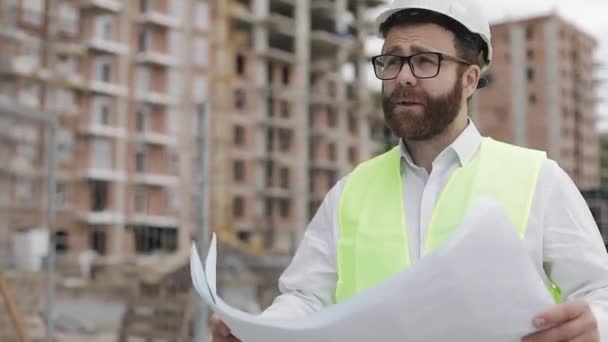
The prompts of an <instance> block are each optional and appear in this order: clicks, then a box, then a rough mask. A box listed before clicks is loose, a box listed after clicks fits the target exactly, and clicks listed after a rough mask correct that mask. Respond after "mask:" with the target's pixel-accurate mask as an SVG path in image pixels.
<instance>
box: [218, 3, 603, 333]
mask: <svg viewBox="0 0 608 342" xmlns="http://www.w3.org/2000/svg"><path fill="white" fill-rule="evenodd" d="M474 1H475V0H453V1H445V0H435V1H433V0H427V1H421V0H397V1H394V2H393V4H392V5H391V7H390V8H389V9H387V10H386V11H385V12H384V13H382V14H381V15H380V16H379V18H378V24H379V31H380V33H381V34H382V37H383V38H384V39H385V42H384V46H383V48H382V54H381V55H379V56H376V57H374V58H373V59H372V62H373V66H374V70H375V73H376V76H377V77H378V78H379V79H381V80H382V81H383V87H382V93H383V109H384V116H385V119H386V123H387V125H388V126H389V127H390V128H391V129H392V131H393V132H394V133H395V134H396V135H397V136H398V137H399V138H400V143H399V146H398V147H396V148H395V149H393V150H391V151H389V152H387V153H385V154H383V155H381V156H379V157H377V158H374V159H372V160H370V161H367V162H365V163H363V164H362V165H360V166H358V167H357V168H356V169H355V170H354V171H353V172H352V173H351V174H350V175H348V176H347V177H345V178H343V179H341V180H340V181H339V182H338V184H336V185H335V186H334V188H333V189H332V190H331V191H330V192H329V193H328V194H327V196H326V198H325V200H324V201H323V203H322V204H321V207H320V209H319V211H318V212H317V214H316V215H315V217H314V218H313V219H312V221H311V222H310V224H309V226H308V228H307V231H306V233H305V235H304V238H303V241H302V242H301V245H300V247H299V249H298V251H297V253H296V255H295V257H294V260H293V262H292V263H291V265H290V266H289V268H288V269H287V270H286V271H285V273H284V274H283V275H282V276H281V279H280V281H279V288H280V290H281V292H282V295H280V296H279V297H278V298H276V300H275V301H274V303H273V305H272V306H271V307H269V308H268V309H267V310H266V311H265V312H264V313H263V315H264V316H266V317H277V318H287V317H297V316H298V315H306V314H310V313H312V312H315V311H318V310H320V309H322V308H323V307H325V306H328V305H332V304H334V303H337V302H340V301H342V300H344V299H347V298H349V297H351V296H354V295H356V294H357V293H360V292H361V291H363V290H365V289H366V288H369V287H370V286H373V285H376V284H378V283H379V282H381V281H383V280H384V279H386V278H387V277H389V276H390V275H392V274H394V273H396V272H399V271H400V270H403V269H404V268H406V267H408V266H409V265H411V264H413V263H415V262H416V261H417V260H420V258H422V257H424V255H426V254H427V253H428V252H429V251H431V250H433V249H435V248H437V247H439V246H440V245H441V244H442V243H443V242H444V241H445V240H446V239H447V238H449V236H450V234H451V233H452V232H453V231H454V230H455V229H456V228H457V227H458V224H459V223H460V222H461V221H462V219H463V218H464V215H466V212H467V209H468V207H470V206H471V205H472V203H473V202H474V201H475V200H476V199H478V198H479V197H480V196H483V195H491V196H493V197H494V198H495V199H496V200H497V201H498V202H499V203H500V204H502V206H503V207H504V208H505V211H506V212H507V213H508V216H509V217H510V218H511V219H512V221H513V222H512V223H513V225H514V227H515V228H516V229H517V230H518V232H519V233H520V236H521V237H522V239H523V240H524V242H525V245H526V246H527V249H528V252H529V255H530V259H531V261H532V262H533V263H534V266H535V267H536V269H537V270H538V272H539V275H541V277H542V279H543V280H544V281H545V284H546V286H547V291H550V292H551V293H552V294H553V295H554V298H555V299H556V305H555V306H554V307H553V308H552V309H551V310H549V311H547V312H544V313H539V315H538V316H537V317H531V318H530V319H531V320H532V322H533V324H534V325H535V326H536V327H538V328H548V329H545V330H543V331H542V332H540V333H536V334H533V335H530V336H526V337H523V340H524V341H577V342H582V341H600V340H604V341H608V255H607V253H606V250H605V247H604V245H603V242H602V239H601V236H600V234H599V231H598V229H597V226H596V224H595V222H594V220H593V218H592V216H591V213H590V212H589V209H588V208H587V206H586V204H585V202H584V200H583V198H582V197H581V195H580V193H579V192H578V190H577V188H576V187H575V185H574V184H573V182H572V181H571V180H570V178H569V177H568V176H567V175H566V173H565V172H564V171H563V170H562V169H561V168H560V167H559V166H558V165H557V164H556V163H555V162H554V161H551V160H549V159H547V158H546V154H545V153H542V152H538V151H532V150H528V149H524V148H520V147H515V146H512V145H507V144H503V143H498V142H495V141H493V140H491V139H487V138H482V137H481V136H480V134H479V132H478V130H477V129H476V127H475V125H474V124H473V123H472V122H471V121H470V120H469V119H468V99H470V97H471V96H472V95H473V94H474V92H475V91H476V89H477V88H479V87H481V86H483V85H484V82H483V81H481V82H480V79H481V74H482V73H483V72H484V71H486V70H487V69H488V67H489V65H490V63H491V59H492V47H491V43H490V28H489V24H488V22H487V20H485V19H484V16H483V14H482V11H481V10H480V8H479V6H478V4H476V3H475V2H474ZM522 67H523V66H522ZM481 115H483V113H481ZM404 295H407V294H404ZM508 295H509V294H508V293H507V294H505V296H507V297H508ZM405 309H407V308H405ZM213 334H214V341H217V342H220V341H238V340H237V339H236V338H235V337H234V336H232V335H230V331H229V329H228V327H226V326H225V325H224V324H223V323H222V322H221V321H220V320H219V319H218V318H217V317H214V318H213ZM600 338H601V339H600Z"/></svg>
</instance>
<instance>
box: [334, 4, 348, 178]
mask: <svg viewBox="0 0 608 342" xmlns="http://www.w3.org/2000/svg"><path fill="white" fill-rule="evenodd" d="M335 5H336V13H335V20H336V32H337V33H338V35H340V37H341V38H343V39H346V37H347V35H348V26H347V25H346V22H345V21H344V20H343V18H344V17H345V15H346V12H347V11H348V7H347V5H348V3H347V1H346V0H336V2H335ZM349 55H350V53H349V46H348V45H346V44H344V45H341V46H340V47H339V48H338V52H337V54H336V60H335V67H334V68H335V73H336V75H337V78H336V101H337V103H338V108H337V111H336V112H337V115H338V130H337V135H336V136H337V137H338V141H337V142H336V152H337V157H338V165H339V170H338V176H339V177H341V176H343V175H345V174H346V173H347V172H348V171H350V170H349V169H350V167H349V163H348V147H350V144H348V135H349V132H348V117H349V115H350V114H351V113H350V112H349V111H350V108H349V106H348V101H350V100H352V99H349V98H347V94H346V87H347V84H346V82H345V80H344V77H343V76H342V67H344V65H346V63H348V62H349V60H350V58H349V57H350V56H349Z"/></svg>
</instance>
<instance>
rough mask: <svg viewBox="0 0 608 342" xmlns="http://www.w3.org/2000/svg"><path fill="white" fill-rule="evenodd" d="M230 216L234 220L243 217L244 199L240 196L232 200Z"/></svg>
mask: <svg viewBox="0 0 608 342" xmlns="http://www.w3.org/2000/svg"><path fill="white" fill-rule="evenodd" d="M232 215H233V217H234V218H236V219H240V218H243V216H245V199H244V198H243V197H241V196H236V197H234V198H233V199H232Z"/></svg>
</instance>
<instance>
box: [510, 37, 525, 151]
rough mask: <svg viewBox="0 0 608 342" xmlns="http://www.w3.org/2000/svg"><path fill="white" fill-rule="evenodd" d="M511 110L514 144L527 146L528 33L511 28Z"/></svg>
mask: <svg viewBox="0 0 608 342" xmlns="http://www.w3.org/2000/svg"><path fill="white" fill-rule="evenodd" d="M509 50H510V51H511V94H512V97H511V110H512V117H513V143H514V144H515V145H519V146H526V144H527V134H528V132H527V124H528V123H527V119H528V118H527V111H528V81H527V74H526V70H527V61H526V31H525V29H524V28H523V27H521V26H518V25H514V26H513V27H511V46H510V49H509Z"/></svg>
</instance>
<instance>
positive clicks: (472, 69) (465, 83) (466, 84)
mask: <svg viewBox="0 0 608 342" xmlns="http://www.w3.org/2000/svg"><path fill="white" fill-rule="evenodd" d="M480 78H481V69H480V68H479V66H477V65H470V66H469V67H468V68H467V70H466V71H465V72H464V74H463V75H462V93H463V96H464V98H469V97H471V96H472V95H473V93H475V91H476V90H477V84H478V83H479V79H480Z"/></svg>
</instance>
